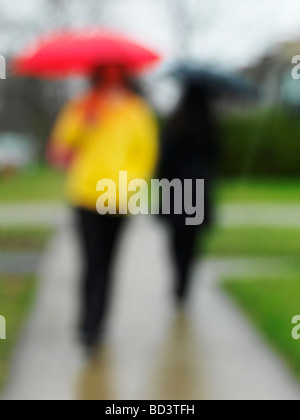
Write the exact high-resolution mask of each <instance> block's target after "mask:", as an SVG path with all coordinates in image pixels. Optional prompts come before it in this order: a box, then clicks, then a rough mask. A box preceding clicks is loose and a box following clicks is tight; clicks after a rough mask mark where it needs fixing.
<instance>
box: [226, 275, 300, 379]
mask: <svg viewBox="0 0 300 420" xmlns="http://www.w3.org/2000/svg"><path fill="white" fill-rule="evenodd" d="M299 278H300V273H299V272H298V273H297V275H296V274H295V275H294V276H286V277H285V278H282V279H277V280H274V281H272V280H268V281H266V280H265V279H264V278H261V279H260V278H256V279H251V278H250V279H247V278H246V279H244V278H243V279H236V278H230V279H226V281H224V283H222V284H223V288H224V289H225V291H226V292H227V293H228V294H229V295H230V296H231V297H232V298H234V300H235V301H236V302H237V303H238V305H239V306H240V307H241V308H242V310H243V311H244V312H245V314H246V315H247V316H248V317H249V319H250V320H251V321H252V322H253V324H254V325H255V327H257V328H258V330H259V331H260V332H261V333H262V334H263V335H264V336H265V338H266V339H267V340H268V341H269V342H270V343H271V344H272V345H273V346H274V347H275V348H276V349H277V350H278V351H279V352H281V354H282V355H283V356H284V358H285V360H286V363H287V365H288V366H289V367H290V369H291V371H292V373H293V374H295V375H296V376H297V377H298V379H300V341H295V340H293V339H292V335H291V333H292V329H293V325H292V318H293V317H294V316H295V315H300V281H299Z"/></svg>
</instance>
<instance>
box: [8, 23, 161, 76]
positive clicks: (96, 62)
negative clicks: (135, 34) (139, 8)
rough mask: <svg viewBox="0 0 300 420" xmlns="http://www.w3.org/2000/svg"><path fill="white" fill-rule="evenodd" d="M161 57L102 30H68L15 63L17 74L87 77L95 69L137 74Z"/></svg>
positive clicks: (45, 38)
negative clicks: (116, 67)
mask: <svg viewBox="0 0 300 420" xmlns="http://www.w3.org/2000/svg"><path fill="white" fill-rule="evenodd" d="M159 59H160V57H159V55H158V54H157V53H155V52H153V51H151V50H149V49H147V48H145V47H144V46H142V45H140V44H138V43H137V42H134V41H132V40H130V39H128V38H126V37H124V36H121V35H119V34H116V33H113V32H110V31H103V30H80V31H78V30H65V31H62V32H59V33H52V34H49V35H48V36H46V37H45V36H44V37H43V38H42V39H40V40H39V41H38V42H36V44H35V45H34V46H32V47H31V48H29V49H28V50H27V51H26V52H25V53H22V54H20V55H19V56H17V57H16V58H15V59H14V60H13V62H12V68H13V71H14V73H15V74H17V75H20V76H35V77H46V78H48V77H51V78H57V77H59V78H60V77H67V76H72V75H88V74H90V73H91V72H93V70H94V69H95V68H96V67H99V66H102V65H103V66H105V65H120V66H123V67H125V68H126V69H127V71H129V72H132V73H138V72H141V71H142V70H144V69H145V68H147V67H149V66H150V65H152V64H154V63H156V62H158V61H159Z"/></svg>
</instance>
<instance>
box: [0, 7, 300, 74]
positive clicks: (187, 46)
mask: <svg viewBox="0 0 300 420" xmlns="http://www.w3.org/2000/svg"><path fill="white" fill-rule="evenodd" d="M63 3H64V0H14V1H11V0H0V54H3V55H5V54H6V55H7V54H9V55H10V54H11V53H12V52H16V51H18V50H19V49H20V48H22V47H23V46H24V45H26V43H27V42H29V41H30V40H32V39H34V38H35V37H36V36H37V34H40V33H42V32H44V31H47V30H51V29H54V28H57V27H61V26H65V25H71V26H83V25H89V24H94V25H95V24H97V25H99V24H101V25H105V26H109V27H113V28H117V29H119V30H121V31H124V32H127V33H130V34H131V35H133V36H135V37H137V38H139V39H140V40H141V41H143V42H145V43H147V44H148V45H149V46H153V47H155V48H156V49H158V50H159V51H161V52H162V53H163V55H164V56H165V57H167V58H168V57H173V56H174V55H181V56H187V57H193V58H197V59H199V60H202V61H203V62H205V63H210V64H217V65H218V66H220V67H225V68H231V69H235V68H241V67H244V66H247V65H248V64H251V63H253V62H255V61H256V60H258V59H259V58H260V57H261V56H263V55H264V54H265V53H266V52H268V51H270V50H272V49H273V48H274V47H276V46H277V45H278V44H279V43H280V42H282V41H284V40H288V39H297V38H299V39H300V2H299V0H272V1H271V0H251V1H249V0H205V1H204V0H85V1H82V0H67V1H66V2H65V4H66V8H65V9H64V8H63ZM53 4H54V5H55V4H58V5H59V6H58V7H57V8H56V9H55V8H54V7H53ZM176 11H177V12H176ZM183 12H184V13H183ZM183 22H186V24H183ZM184 28H185V30H184ZM184 34H186V36H184ZM299 54H300V51H299Z"/></svg>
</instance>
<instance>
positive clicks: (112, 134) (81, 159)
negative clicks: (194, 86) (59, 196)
mask: <svg viewBox="0 0 300 420" xmlns="http://www.w3.org/2000/svg"><path fill="white" fill-rule="evenodd" d="M128 80H129V79H128V77H127V75H126V72H125V70H124V69H122V68H121V67H117V66H115V67H113V66H111V67H103V68H101V69H98V70H97V72H96V73H95V75H94V77H93V87H92V89H91V90H90V91H89V92H87V93H85V94H84V95H82V96H81V97H79V98H77V99H74V100H71V101H70V102H69V103H68V104H67V105H66V106H65V107H64V109H63V110H62V112H61V114H60V116H59V117H58V120H57V122H56V124H55V127H54V129H53V132H52V135H51V141H50V145H49V149H48V159H49V161H50V162H51V163H52V164H54V165H56V166H58V167H67V168H68V170H67V172H68V174H67V186H66V194H67V197H68V200H69V202H70V203H71V205H72V206H73V207H75V209H76V214H77V220H78V222H79V228H80V229H79V231H80V235H81V242H82V245H83V256H84V266H85V269H84V271H85V272H84V278H83V289H82V314H81V325H80V328H81V334H82V338H83V340H84V343H85V345H86V346H89V347H94V346H95V345H96V344H97V343H98V340H99V338H100V337H101V333H102V332H103V328H104V324H105V318H106V315H107V309H108V301H109V297H110V289H111V281H110V269H111V265H112V264H111V263H112V259H113V251H114V247H115V244H116V242H117V238H118V236H119V233H120V229H121V227H122V225H123V222H124V220H125V217H124V216H121V215H105V216H103V215H100V214H99V213H98V212H97V200H98V198H99V192H98V191H97V184H98V182H99V181H101V180H103V179H109V180H112V181H114V182H115V185H116V189H117V190H118V187H119V173H120V172H121V171H126V172H127V176H128V183H129V182H130V181H131V180H133V179H136V178H139V179H144V180H150V179H151V177H152V176H153V174H154V171H155V169H156V164H157V160H158V149H159V147H158V128H157V123H156V120H155V118H154V115H153V113H152V111H151V110H150V108H149V106H148V105H147V103H146V102H145V101H144V100H143V99H142V98H141V97H140V96H139V95H138V94H136V93H135V92H134V90H133V89H132V88H131V84H130V83H129V82H128ZM117 196H118V194H117ZM117 205H118V203H117Z"/></svg>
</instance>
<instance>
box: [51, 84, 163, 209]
mask: <svg viewBox="0 0 300 420" xmlns="http://www.w3.org/2000/svg"><path fill="white" fill-rule="evenodd" d="M51 147H52V148H53V149H54V150H56V151H58V152H59V151H60V150H61V151H63V152H65V151H69V152H70V151H71V152H72V155H73V159H72V161H71V164H70V167H69V172H68V181H67V196H68V199H69V200H70V202H71V203H72V204H73V205H74V206H77V207H82V208H86V209H89V210H92V211H96V203H97V200H98V198H99V195H100V194H99V192H97V190H96V187H97V184H98V182H99V181H100V180H102V179H109V180H113V181H114V182H115V184H116V188H117V191H118V186H119V172H120V171H127V173H128V183H130V181H131V180H133V179H136V178H139V179H144V180H146V181H148V180H149V179H151V177H152V176H153V174H154V171H155V168H156V164H157V160H158V128H157V123H156V120H155V118H154V115H153V114H152V111H151V110H150V109H149V107H148V105H147V104H146V103H145V102H144V100H143V99H141V98H140V97H138V96H137V95H135V94H132V93H129V92H125V91H124V92H115V93H106V94H103V93H102V94H100V93H99V92H97V91H92V92H90V93H88V94H86V95H84V96H83V97H80V98H79V99H75V100H72V101H71V102H70V103H68V104H67V105H66V106H65V108H64V109H63V111H62V113H61V115H60V116H59V118H58V121H57V123H56V125H55V127H54V130H53V133H52V137H51ZM117 197H118V194H117ZM117 206H118V202H117Z"/></svg>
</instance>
